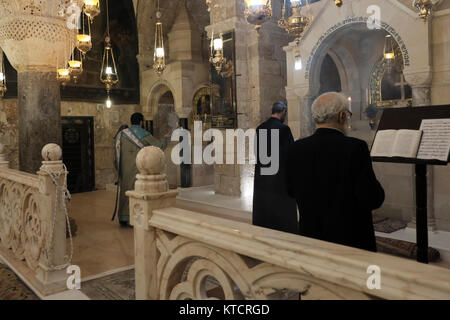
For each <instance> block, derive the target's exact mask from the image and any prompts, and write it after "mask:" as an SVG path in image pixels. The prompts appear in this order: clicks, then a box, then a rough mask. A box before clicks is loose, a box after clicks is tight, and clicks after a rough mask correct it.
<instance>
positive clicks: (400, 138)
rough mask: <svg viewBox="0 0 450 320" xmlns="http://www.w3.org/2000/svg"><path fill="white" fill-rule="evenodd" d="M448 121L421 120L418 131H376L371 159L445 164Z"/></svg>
mask: <svg viewBox="0 0 450 320" xmlns="http://www.w3.org/2000/svg"><path fill="white" fill-rule="evenodd" d="M449 154H450V119H433V120H423V121H422V125H421V126H420V129H419V130H381V131H378V133H377V135H376V137H375V142H374V144H373V147H372V152H371V156H372V157H399V158H409V159H421V160H439V161H444V162H447V161H448V159H449Z"/></svg>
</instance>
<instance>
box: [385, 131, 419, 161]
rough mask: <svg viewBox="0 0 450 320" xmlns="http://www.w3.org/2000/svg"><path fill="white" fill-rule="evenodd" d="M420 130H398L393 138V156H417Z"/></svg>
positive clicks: (413, 157)
mask: <svg viewBox="0 0 450 320" xmlns="http://www.w3.org/2000/svg"><path fill="white" fill-rule="evenodd" d="M421 139H422V131H419V130H398V132H397V137H396V138H395V143H394V148H393V150H392V156H393V157H401V158H412V159H415V158H417V151H418V150H419V145H420V140H421Z"/></svg>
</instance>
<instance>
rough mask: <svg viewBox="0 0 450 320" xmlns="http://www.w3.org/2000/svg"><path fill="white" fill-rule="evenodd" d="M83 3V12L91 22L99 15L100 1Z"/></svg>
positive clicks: (88, 0)
mask: <svg viewBox="0 0 450 320" xmlns="http://www.w3.org/2000/svg"><path fill="white" fill-rule="evenodd" d="M83 2H84V7H83V11H84V13H85V14H86V15H87V16H88V17H89V19H90V20H91V22H92V21H93V20H94V18H95V17H96V16H98V15H99V14H100V0H83Z"/></svg>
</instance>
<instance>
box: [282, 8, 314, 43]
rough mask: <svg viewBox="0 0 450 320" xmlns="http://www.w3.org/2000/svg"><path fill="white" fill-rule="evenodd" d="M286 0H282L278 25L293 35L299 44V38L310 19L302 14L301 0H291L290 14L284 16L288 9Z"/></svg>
mask: <svg viewBox="0 0 450 320" xmlns="http://www.w3.org/2000/svg"><path fill="white" fill-rule="evenodd" d="M287 2H288V0H285V1H284V4H283V13H282V18H281V19H280V20H279V21H278V26H279V27H280V28H283V29H285V30H286V32H288V33H290V34H293V35H294V36H295V41H296V42H297V44H299V42H300V39H301V37H302V35H303V33H304V32H305V30H306V28H307V27H308V26H309V25H310V24H311V19H310V18H308V17H306V16H304V15H302V13H301V9H302V1H301V0H291V8H292V14H291V16H290V17H289V18H287V19H286V18H285V16H286V11H287V9H288V3H287Z"/></svg>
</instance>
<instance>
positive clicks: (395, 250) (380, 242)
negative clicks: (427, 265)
mask: <svg viewBox="0 0 450 320" xmlns="http://www.w3.org/2000/svg"><path fill="white" fill-rule="evenodd" d="M377 249H378V252H379V253H386V254H390V255H393V256H397V257H402V258H407V259H413V260H417V244H415V243H412V242H407V241H401V240H395V239H388V238H382V237H377ZM440 256H441V255H440V253H439V251H438V250H436V249H434V248H428V261H430V262H436V261H439V259H440Z"/></svg>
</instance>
